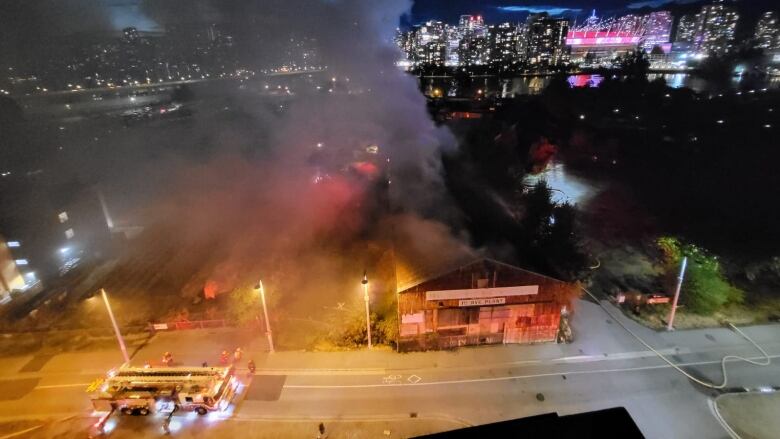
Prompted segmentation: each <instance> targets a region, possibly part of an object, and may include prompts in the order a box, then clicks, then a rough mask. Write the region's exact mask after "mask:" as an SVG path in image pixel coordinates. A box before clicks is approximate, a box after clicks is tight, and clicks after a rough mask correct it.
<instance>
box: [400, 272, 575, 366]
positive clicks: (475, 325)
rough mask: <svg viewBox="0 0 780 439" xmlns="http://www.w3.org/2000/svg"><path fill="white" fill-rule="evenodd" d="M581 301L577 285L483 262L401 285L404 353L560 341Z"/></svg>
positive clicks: (402, 347) (402, 345)
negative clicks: (564, 315)
mask: <svg viewBox="0 0 780 439" xmlns="http://www.w3.org/2000/svg"><path fill="white" fill-rule="evenodd" d="M577 295H578V287H577V285H576V284H571V283H567V282H563V281H560V280H557V279H553V278H550V277H547V276H544V275H541V274H538V273H534V272H531V271H527V270H523V269H521V268H517V267H514V266H511V265H508V264H504V263H502V262H498V261H495V260H492V259H487V258H482V259H478V260H476V261H473V262H471V263H467V264H465V265H462V266H461V267H459V268H456V269H454V270H451V271H448V272H445V273H443V274H440V275H437V276H433V277H430V278H427V279H420V280H419V281H418V282H416V283H414V284H413V285H408V286H404V287H401V286H400V285H399V292H398V316H399V325H400V327H399V350H400V351H414V350H425V349H446V348H453V347H457V346H466V345H478V344H500V343H540V342H551V341H555V340H556V338H557V336H558V331H559V326H560V321H561V312H562V310H566V309H571V300H572V298H574V297H576V296H577Z"/></svg>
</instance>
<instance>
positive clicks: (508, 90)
mask: <svg viewBox="0 0 780 439" xmlns="http://www.w3.org/2000/svg"><path fill="white" fill-rule="evenodd" d="M658 78H663V79H665V80H666V83H667V85H669V86H670V87H672V88H681V87H688V88H690V89H691V90H693V91H695V92H697V93H703V92H708V91H722V90H723V87H722V86H721V85H718V84H715V83H713V82H711V81H708V80H706V79H703V78H699V77H696V76H692V75H690V74H688V73H653V74H650V75H648V76H647V79H648V80H651V81H652V80H655V79H658ZM551 80H552V76H518V77H514V78H498V77H496V76H488V75H485V76H476V77H471V78H469V79H467V80H465V81H460V82H459V81H457V80H456V79H455V78H453V77H450V76H447V77H442V76H437V77H423V78H420V81H421V84H422V85H423V90H424V91H425V93H426V94H427V95H429V96H434V95H436V94H437V93H440V95H441V96H448V97H460V98H469V97H482V96H498V97H501V98H513V97H517V96H527V95H538V94H541V93H542V91H544V89H545V88H546V87H547V85H548V84H549V83H550V81H551ZM567 80H568V82H569V84H570V85H571V86H572V87H598V86H599V84H600V83H601V82H602V81H603V80H604V77H603V76H601V75H595V74H579V75H571V76H569V77H568V79H567ZM741 84H742V78H740V77H734V78H733V79H732V81H731V84H729V85H728V86H727V87H728V88H731V89H738V88H740V86H741ZM756 86H758V87H761V88H764V87H765V88H769V89H780V77H770V78H768V79H766V80H762V81H760V84H758V85H756Z"/></svg>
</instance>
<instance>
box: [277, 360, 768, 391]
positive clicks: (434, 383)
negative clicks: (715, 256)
mask: <svg viewBox="0 0 780 439" xmlns="http://www.w3.org/2000/svg"><path fill="white" fill-rule="evenodd" d="M763 358H766V357H764V356H761V357H753V358H750V359H751V360H759V359H763ZM769 358H780V355H770V356H769ZM720 362H721V361H720V360H717V361H699V362H691V363H680V364H678V366H680V367H685V366H703V365H709V364H720ZM671 367H672V366H670V365H668V364H659V365H655V366H641V367H628V368H622V369H596V370H575V371H568V372H551V373H540V374H534V375H514V376H506V377H495V378H474V379H467V380H446V381H427V382H419V383H415V384H412V383H398V384H344V385H330V384H322V385H317V384H311V385H306V384H299V385H296V384H285V385H284V388H285V389H361V388H374V387H406V386H438V385H448V384H470V383H483V382H491V381H512V380H520V379H529V378H544V377H552V376H560V375H589V374H596V373H610V372H634V371H640V370H652V369H666V368H671Z"/></svg>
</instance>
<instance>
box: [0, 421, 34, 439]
mask: <svg viewBox="0 0 780 439" xmlns="http://www.w3.org/2000/svg"><path fill="white" fill-rule="evenodd" d="M41 427H43V424H41V425H36V426H35V427H30V428H28V429H25V430H20V431H17V432H14V433H10V434H7V435H5V436H0V439H9V438H12V437H16V436H21V435H23V434H25V433H29V432H31V431H35V430H37V429H39V428H41Z"/></svg>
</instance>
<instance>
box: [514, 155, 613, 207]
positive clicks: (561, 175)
mask: <svg viewBox="0 0 780 439" xmlns="http://www.w3.org/2000/svg"><path fill="white" fill-rule="evenodd" d="M539 180H544V181H546V182H547V186H549V187H550V189H552V200H553V201H554V202H556V203H569V204H578V205H580V206H582V205H584V204H585V203H586V202H587V201H588V200H589V199H590V198H591V197H593V196H594V195H595V194H596V193H597V192H598V190H599V189H598V187H597V186H596V185H595V184H593V183H592V182H590V181H588V180H585V179H583V178H580V177H577V176H575V175H572V174H571V173H569V172H567V171H566V165H564V164H563V163H560V162H556V161H553V162H550V163H549V164H548V165H547V167H546V168H545V169H544V170H543V171H542V172H540V173H538V174H529V175H526V176H525V178H524V179H523V183H524V184H525V185H527V186H533V185H535V184H536V183H538V182H539Z"/></svg>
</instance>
